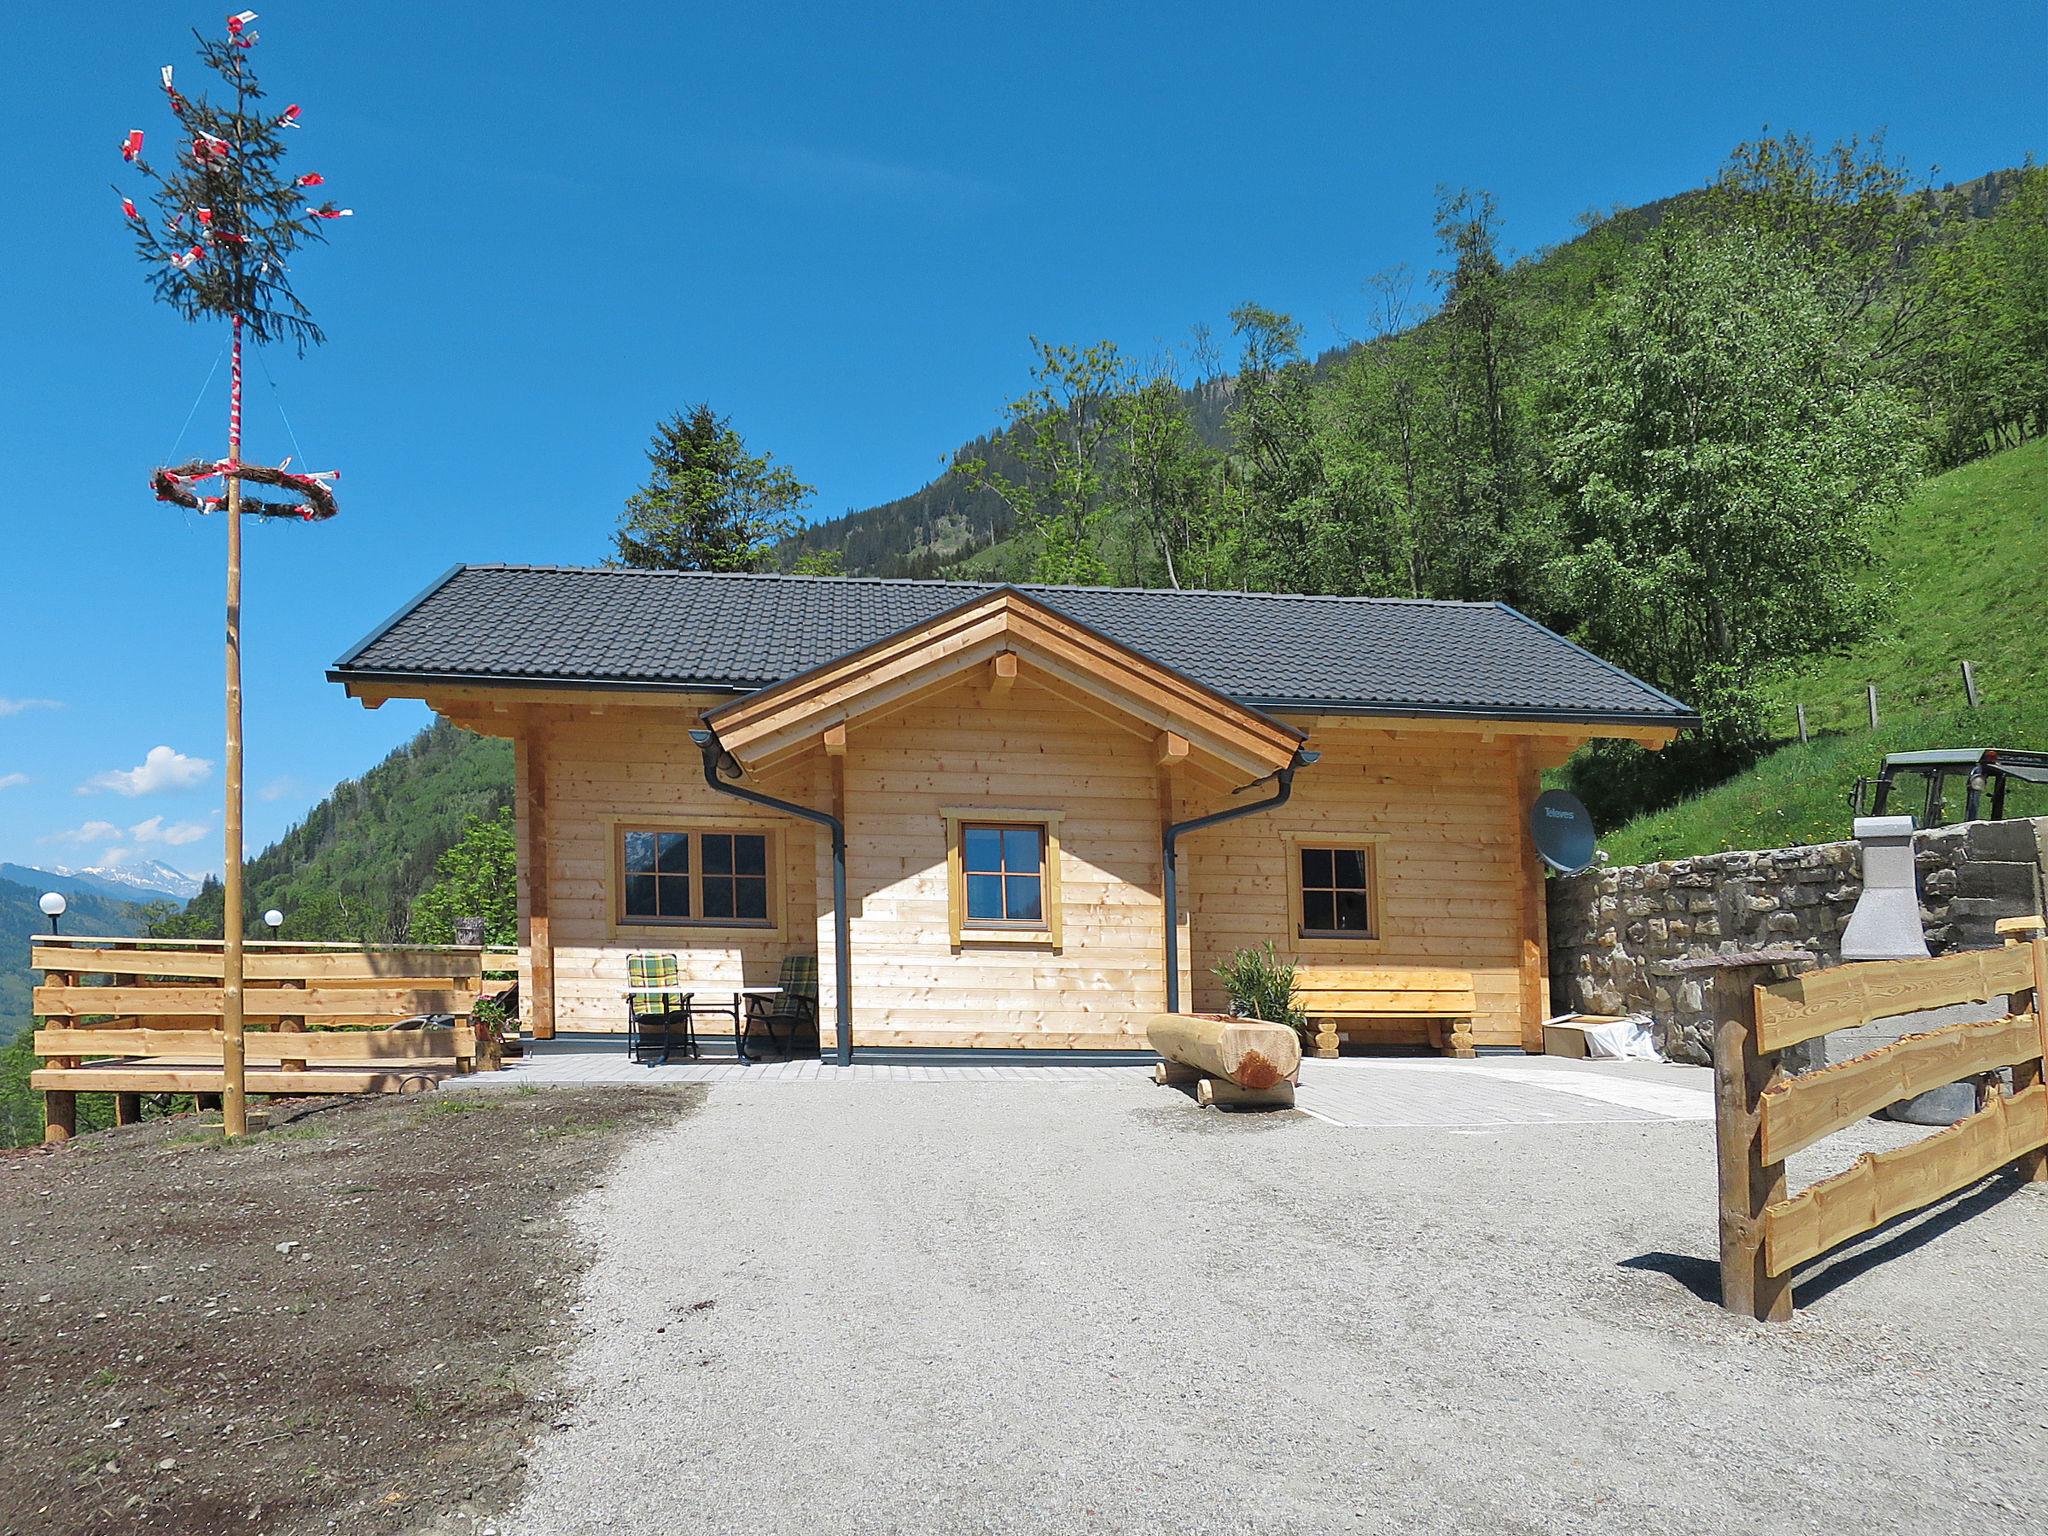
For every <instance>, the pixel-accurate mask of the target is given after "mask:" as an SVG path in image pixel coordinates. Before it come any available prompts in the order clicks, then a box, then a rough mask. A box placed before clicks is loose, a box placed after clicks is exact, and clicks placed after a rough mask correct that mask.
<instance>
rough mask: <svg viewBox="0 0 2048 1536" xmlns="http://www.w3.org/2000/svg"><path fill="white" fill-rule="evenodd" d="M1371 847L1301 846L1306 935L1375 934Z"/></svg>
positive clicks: (1345, 935)
mask: <svg viewBox="0 0 2048 1536" xmlns="http://www.w3.org/2000/svg"><path fill="white" fill-rule="evenodd" d="M1372 883H1373V867H1372V850H1371V849H1370V848H1356V847H1354V848H1303V849H1302V850H1301V932H1302V934H1303V936H1305V937H1343V938H1361V939H1366V938H1375V937H1377V934H1376V933H1375V931H1374V926H1373V924H1374V916H1375V914H1374V910H1373V908H1374V901H1373V894H1372Z"/></svg>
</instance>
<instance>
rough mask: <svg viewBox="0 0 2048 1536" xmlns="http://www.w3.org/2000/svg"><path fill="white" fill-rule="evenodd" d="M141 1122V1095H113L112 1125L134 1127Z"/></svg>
mask: <svg viewBox="0 0 2048 1536" xmlns="http://www.w3.org/2000/svg"><path fill="white" fill-rule="evenodd" d="M141 1120H142V1095H141V1094H139V1093H117V1094H115V1095H114V1124H116V1125H136V1124H139V1123H140V1122H141Z"/></svg>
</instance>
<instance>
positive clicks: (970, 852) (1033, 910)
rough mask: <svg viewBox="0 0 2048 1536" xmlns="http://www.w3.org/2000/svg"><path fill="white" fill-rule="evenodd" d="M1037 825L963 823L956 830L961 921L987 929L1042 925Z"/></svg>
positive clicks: (1041, 851) (1041, 840)
mask: <svg viewBox="0 0 2048 1536" xmlns="http://www.w3.org/2000/svg"><path fill="white" fill-rule="evenodd" d="M1045 848H1046V832H1045V828H1044V827H1043V826H1032V825H1028V824H1024V825H1019V824H1014V823H1012V824H1001V823H995V822H979V823H978V822H968V823H965V824H964V825H962V827H961V828H960V870H961V874H962V876H963V877H964V879H965V881H966V885H967V891H966V920H967V921H968V922H970V923H974V924H977V925H982V926H987V927H1011V928H1042V927H1044V926H1045V921H1046V919H1045Z"/></svg>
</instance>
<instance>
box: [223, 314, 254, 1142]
mask: <svg viewBox="0 0 2048 1536" xmlns="http://www.w3.org/2000/svg"><path fill="white" fill-rule="evenodd" d="M241 461H242V317H241V316H240V315H237V316H235V318H234V363H233V371H232V373H231V374H230V376H229V398H228V463H229V464H230V465H235V464H239V463H241ZM227 478H228V601H227V715H228V739H227V764H226V768H227V795H226V802H225V804H224V805H223V806H222V808H221V833H222V840H223V842H224V844H225V848H224V854H225V856H224V858H223V861H222V864H221V940H222V943H221V955H222V961H223V963H222V967H221V982H220V1067H221V1098H220V1102H221V1130H222V1132H223V1133H224V1134H226V1135H228V1136H241V1135H244V1134H246V1133H247V1132H248V1129H249V1098H248V1094H247V1093H246V1092H245V1091H244V1078H243V1062H244V1053H243V1040H242V921H243V919H242V477H241V476H240V475H237V474H235V473H233V471H232V469H231V470H230V472H229V474H228V477H227Z"/></svg>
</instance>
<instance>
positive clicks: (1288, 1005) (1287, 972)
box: [1216, 939, 1311, 1039]
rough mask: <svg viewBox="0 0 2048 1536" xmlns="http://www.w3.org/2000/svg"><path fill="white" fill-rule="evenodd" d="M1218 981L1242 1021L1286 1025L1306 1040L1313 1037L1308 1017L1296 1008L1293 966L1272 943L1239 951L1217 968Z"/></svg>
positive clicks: (1232, 1008)
mask: <svg viewBox="0 0 2048 1536" xmlns="http://www.w3.org/2000/svg"><path fill="white" fill-rule="evenodd" d="M1216 977H1217V979H1218V980H1219V981H1221V982H1222V983H1223V985H1224V988H1225V989H1226V990H1227V991H1228V992H1229V993H1230V1011H1231V1012H1232V1013H1234V1014H1236V1015H1237V1016H1238V1017H1239V1018H1246V1019H1264V1020H1265V1021H1266V1022H1267V1023H1269V1024H1285V1025H1287V1026H1288V1027H1289V1028H1290V1029H1292V1030H1293V1031H1294V1032H1295V1033H1296V1034H1298V1035H1300V1036H1302V1037H1303V1038H1304V1039H1306V1038H1307V1037H1308V1036H1309V1034H1310V1033H1311V1031H1310V1029H1309V1023H1308V1015H1307V1014H1305V1013H1303V1012H1302V1011H1301V1009H1299V1008H1297V1007H1296V1006H1295V1004H1294V962H1293V961H1292V960H1282V959H1281V958H1280V957H1279V955H1278V954H1276V953H1275V952H1274V949H1273V941H1272V940H1271V939H1268V940H1267V941H1266V944H1265V947H1264V948H1263V949H1240V950H1239V951H1238V952H1237V953H1236V954H1234V955H1232V956H1231V957H1230V958H1229V959H1228V960H1226V961H1224V962H1223V963H1222V964H1221V965H1219V966H1217V967H1216Z"/></svg>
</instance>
